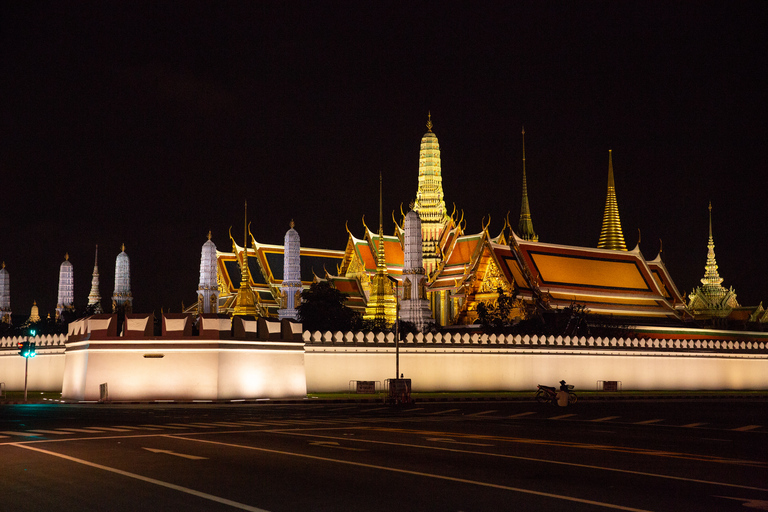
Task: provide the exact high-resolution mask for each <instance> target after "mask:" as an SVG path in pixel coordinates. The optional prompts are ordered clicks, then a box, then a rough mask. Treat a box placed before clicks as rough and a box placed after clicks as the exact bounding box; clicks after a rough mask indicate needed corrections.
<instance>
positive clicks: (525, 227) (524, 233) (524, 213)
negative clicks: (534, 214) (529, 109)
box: [517, 126, 539, 242]
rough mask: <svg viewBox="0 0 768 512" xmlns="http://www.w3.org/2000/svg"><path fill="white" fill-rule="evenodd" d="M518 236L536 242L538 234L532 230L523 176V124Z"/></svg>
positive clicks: (526, 188)
mask: <svg viewBox="0 0 768 512" xmlns="http://www.w3.org/2000/svg"><path fill="white" fill-rule="evenodd" d="M517 229H518V231H519V234H520V238H522V239H523V240H531V241H533V242H538V240H539V236H538V235H537V234H536V232H535V231H534V230H533V220H531V207H530V205H529V204H528V180H527V179H526V176H525V126H523V202H522V205H521V206H520V222H519V223H518V225H517Z"/></svg>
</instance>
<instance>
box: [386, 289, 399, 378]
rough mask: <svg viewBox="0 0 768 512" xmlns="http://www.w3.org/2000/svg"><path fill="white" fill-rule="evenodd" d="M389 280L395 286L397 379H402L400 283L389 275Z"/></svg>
mask: <svg viewBox="0 0 768 512" xmlns="http://www.w3.org/2000/svg"><path fill="white" fill-rule="evenodd" d="M387 279H389V280H390V281H392V282H393V283H394V285H395V378H396V379H399V378H400V295H399V290H398V284H399V283H398V281H397V279H395V278H394V277H392V276H390V275H387Z"/></svg>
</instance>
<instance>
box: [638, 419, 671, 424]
mask: <svg viewBox="0 0 768 512" xmlns="http://www.w3.org/2000/svg"><path fill="white" fill-rule="evenodd" d="M660 421H664V419H663V418H662V419H655V420H645V421H636V422H635V425H651V424H653V423H659V422H660Z"/></svg>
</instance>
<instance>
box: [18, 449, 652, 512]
mask: <svg viewBox="0 0 768 512" xmlns="http://www.w3.org/2000/svg"><path fill="white" fill-rule="evenodd" d="M169 437H173V438H174V439H183V440H186V441H191V442H196V443H210V444H215V445H220V446H229V447H231V448H242V449H246V450H255V451H260V452H265V453H275V454H278V455H288V456H291V457H301V458H304V459H312V460H319V461H323V462H336V463H338V464H346V465H350V466H357V467H363V468H369V469H378V470H381V471H390V472H393V473H401V474H406V475H413V476H420V477H425V478H434V479H438V480H446V481H449V482H459V483H463V484H471V485H478V486H481V487H489V488H492V489H501V490H505V491H512V492H518V493H522V494H532V495H534V496H543V497H545V498H553V499H557V500H564V501H570V502H575V503H584V504H587V505H595V506H598V507H605V508H610V509H614V510H626V511H629V512H649V511H647V510H645V509H638V508H631V507H624V506H622V505H614V504H612V503H604V502H601V501H594V500H585V499H582V498H576V497H573V496H565V495H563V494H554V493H549V492H541V491H534V490H532V489H523V488H520V487H511V486H508V485H500V484H493V483H490V482H481V481H478V480H469V479H466V478H457V477H453V476H446V475H437V474H434V473H424V472H421V471H411V470H408V469H401V468H393V467H390V466H380V465H377V464H365V463H362V462H353V461H349V460H342V459H331V458H328V457H319V456H316V455H307V454H304V453H295V452H286V451H282V450H273V449H270V448H259V447H255V446H246V445H239V444H232V443H222V442H218V441H209V440H205V439H192V438H186V437H179V436H169ZM14 446H15V445H14Z"/></svg>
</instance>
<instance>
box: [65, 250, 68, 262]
mask: <svg viewBox="0 0 768 512" xmlns="http://www.w3.org/2000/svg"><path fill="white" fill-rule="evenodd" d="M64 261H69V253H68V252H65V253H64Z"/></svg>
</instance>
